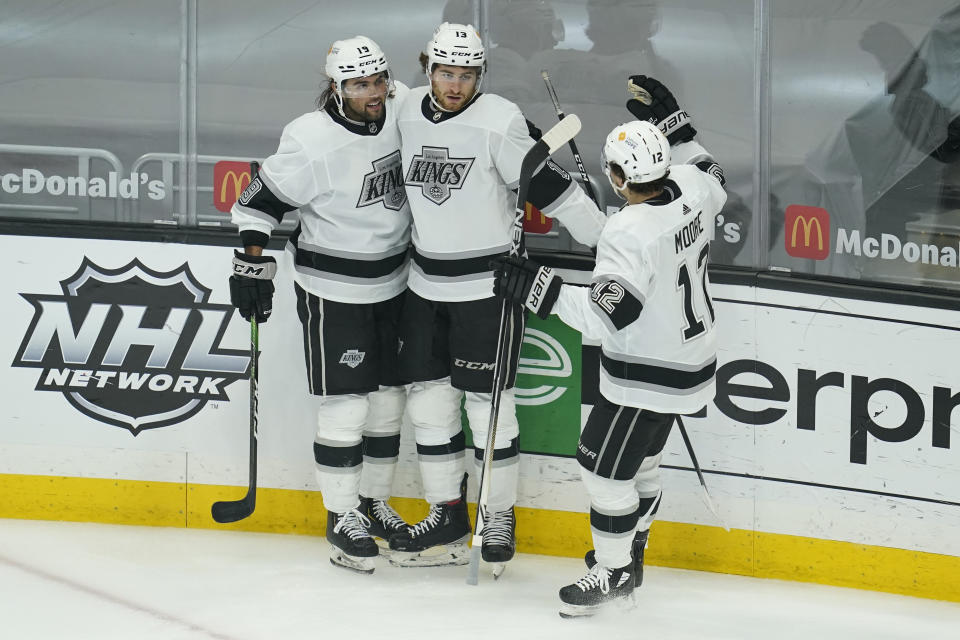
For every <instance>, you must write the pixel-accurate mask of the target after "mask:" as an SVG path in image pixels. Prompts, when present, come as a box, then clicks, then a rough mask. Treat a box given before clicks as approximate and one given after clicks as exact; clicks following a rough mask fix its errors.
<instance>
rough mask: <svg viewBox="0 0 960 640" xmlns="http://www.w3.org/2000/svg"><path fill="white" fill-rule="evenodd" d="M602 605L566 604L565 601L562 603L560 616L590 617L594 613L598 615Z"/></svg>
mask: <svg viewBox="0 0 960 640" xmlns="http://www.w3.org/2000/svg"><path fill="white" fill-rule="evenodd" d="M600 606H601V605H598V604H594V605H576V604H566V603H563V604H561V605H560V617H561V618H588V617H590V616H592V615H596V613H597V612H598V611H600Z"/></svg>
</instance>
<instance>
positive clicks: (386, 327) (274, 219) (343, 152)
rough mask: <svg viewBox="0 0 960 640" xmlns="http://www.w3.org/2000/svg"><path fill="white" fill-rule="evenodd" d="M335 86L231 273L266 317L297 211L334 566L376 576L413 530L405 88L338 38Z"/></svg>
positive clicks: (237, 214) (267, 164)
mask: <svg viewBox="0 0 960 640" xmlns="http://www.w3.org/2000/svg"><path fill="white" fill-rule="evenodd" d="M325 70H326V74H327V76H329V78H330V82H329V84H328V86H327V87H326V89H325V90H324V92H323V94H322V95H321V96H320V98H319V99H318V101H317V106H318V109H317V110H316V111H313V112H310V113H307V114H305V115H303V116H300V117H299V118H297V119H296V120H294V121H293V122H291V123H290V124H288V125H287V126H286V127H285V128H284V130H283V135H282V136H281V138H280V146H279V148H278V149H277V152H276V153H275V154H273V155H271V156H270V157H269V158H267V159H266V160H265V161H264V162H263V166H262V168H261V169H260V173H259V175H258V176H256V177H255V178H254V179H253V181H252V182H251V183H250V185H249V186H248V187H247V188H246V189H245V190H244V192H243V193H242V194H241V195H240V198H239V200H238V201H237V203H236V204H234V206H233V209H232V217H233V222H234V223H235V224H237V226H239V228H240V236H241V240H242V243H243V245H244V253H240V252H239V251H238V252H236V254H235V257H234V273H235V274H241V273H249V272H251V271H250V270H247V269H245V267H246V266H248V265H253V266H255V267H257V266H266V267H267V268H266V269H264V270H263V271H262V275H261V277H260V278H250V277H245V276H243V275H234V276H233V277H231V281H230V287H231V298H232V301H233V303H234V305H236V306H237V307H238V308H239V310H240V313H241V315H243V317H244V318H245V319H249V318H250V316H251V315H254V316H255V317H256V319H257V321H258V322H265V321H266V320H267V319H268V318H269V317H270V312H271V309H272V295H273V283H272V281H271V280H272V277H273V275H274V273H275V272H276V264H275V261H274V259H273V258H271V257H268V256H264V255H262V250H263V247H265V246H266V245H267V242H268V240H269V239H270V235H271V233H272V232H273V231H274V230H275V229H276V228H277V225H279V224H280V222H281V220H282V219H283V215H284V214H285V213H287V212H289V211H292V210H294V209H299V210H300V223H299V225H298V226H297V228H296V230H295V231H294V232H293V234H292V235H291V237H290V242H289V243H288V244H287V251H288V252H289V254H290V256H291V258H292V260H293V267H294V279H295V283H294V288H295V290H296V295H297V312H298V314H299V316H300V320H301V322H302V324H303V342H304V353H305V359H306V365H307V378H308V379H307V383H308V386H309V391H310V393H311V394H314V395H316V396H320V403H319V409H318V412H317V432H316V439H315V442H314V443H313V452H314V459H315V461H316V476H317V481H318V483H319V485H320V490H321V492H322V493H323V503H324V506H325V507H326V509H327V512H328V514H327V539H328V541H329V542H330V544H331V546H332V549H333V551H332V554H331V558H330V560H331V562H333V563H334V564H338V565H342V566H345V567H347V568H350V569H354V570H357V571H361V572H365V573H369V572H372V571H373V569H374V560H373V559H374V557H375V556H377V555H378V553H379V552H378V546H377V544H376V543H375V541H374V540H373V537H372V536H378V537H381V538H384V539H387V538H389V536H390V535H392V534H395V533H397V532H398V531H404V530H406V527H407V525H406V523H405V522H404V521H403V520H402V519H401V518H400V516H399V515H398V514H397V513H396V512H395V511H394V510H393V509H392V508H391V507H390V505H389V504H388V503H387V502H386V500H387V499H388V498H389V497H390V494H391V489H392V485H393V475H394V469H395V466H396V462H397V456H398V453H399V447H400V424H401V418H402V415H403V409H404V403H405V399H406V394H405V389H404V387H403V386H402V384H401V380H400V379H399V378H398V377H397V349H398V342H397V323H398V320H399V315H400V309H401V307H402V303H403V294H404V290H405V289H406V280H407V270H408V258H407V249H408V244H409V236H410V208H409V206H408V204H407V197H406V193H405V191H404V188H403V170H402V167H401V161H400V135H399V130H398V128H397V111H398V107H399V104H400V102H401V101H402V98H403V96H404V95H405V93H406V92H407V88H406V87H405V86H404V85H402V84H400V83H394V82H393V81H392V80H391V78H390V76H389V67H388V64H387V59H386V56H385V55H384V54H383V51H381V49H380V47H379V46H377V44H376V43H375V42H373V41H372V40H371V39H369V38H367V37H364V36H357V37H354V38H348V39H346V40H339V41H337V42H334V43H333V46H332V47H331V48H330V51H329V52H328V54H327V59H326V69H325Z"/></svg>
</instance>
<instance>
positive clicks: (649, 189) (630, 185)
mask: <svg viewBox="0 0 960 640" xmlns="http://www.w3.org/2000/svg"><path fill="white" fill-rule="evenodd" d="M610 172H611V173H613V175H615V176H617V177H618V178H620V180H622V181H624V182H626V180H627V175H626V174H625V173H624V172H623V168H622V167H621V166H620V165H618V164H616V163H615V162H611V163H610ZM669 177H670V170H669V169H667V172H666V173H665V174H663V176H661V177H659V178H657V179H656V180H651V181H650V182H626V185H627V190H628V191H630V192H632V193H635V194H637V195H640V196H655V195H657V194H658V193H660V192H661V191H663V189H664V187H666V186H667V178H669Z"/></svg>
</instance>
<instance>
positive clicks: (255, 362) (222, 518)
mask: <svg viewBox="0 0 960 640" xmlns="http://www.w3.org/2000/svg"><path fill="white" fill-rule="evenodd" d="M259 169H260V165H259V163H257V162H251V163H250V181H251V182H253V180H254V178H256V177H257V173H258V171H259ZM259 362H260V328H259V327H258V326H257V319H256V317H254V316H251V317H250V448H249V464H250V468H249V472H248V473H249V479H248V482H247V493H246V495H245V496H244V497H243V498H241V499H240V500H222V501H220V502H215V503H214V504H213V506H212V507H211V508H210V513H211V515H212V516H213V519H214V520H216V521H217V522H220V523H227V522H236V521H238V520H243V519H244V518H247V517H249V516H251V515H252V514H253V510H254V509H255V508H256V505H257V439H258V437H259V433H258V426H259V420H258V415H259V396H258V393H257V391H258V389H257V382H258V380H259V369H260V367H259Z"/></svg>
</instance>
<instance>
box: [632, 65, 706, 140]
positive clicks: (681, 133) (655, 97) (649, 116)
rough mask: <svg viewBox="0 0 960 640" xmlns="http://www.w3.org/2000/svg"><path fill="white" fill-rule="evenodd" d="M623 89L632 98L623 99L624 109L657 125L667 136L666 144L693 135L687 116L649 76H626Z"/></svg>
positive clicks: (675, 101)
mask: <svg viewBox="0 0 960 640" xmlns="http://www.w3.org/2000/svg"><path fill="white" fill-rule="evenodd" d="M627 90H628V91H629V92H630V95H632V96H633V97H632V98H630V99H629V100H627V109H628V110H629V111H630V113H632V114H633V115H634V117H635V118H636V119H637V120H646V121H647V122H652V123H653V124H655V125H657V127H658V128H659V129H660V131H662V132H663V135H665V136H666V137H667V141H668V142H669V143H670V146H673V145H676V144H680V143H681V142H689V141H691V140H693V137H694V136H695V135H697V130H696V129H694V128H693V125H692V124H690V116H689V115H688V114H687V112H686V111H684V110H683V109H681V108H680V105H678V104H677V99H676V98H674V97H673V94H672V93H671V92H670V89H667V87H666V86H665V85H664V84H663V83H662V82H660V81H659V80H657V79H656V78H651V77H649V76H630V78H629V79H628V80H627Z"/></svg>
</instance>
